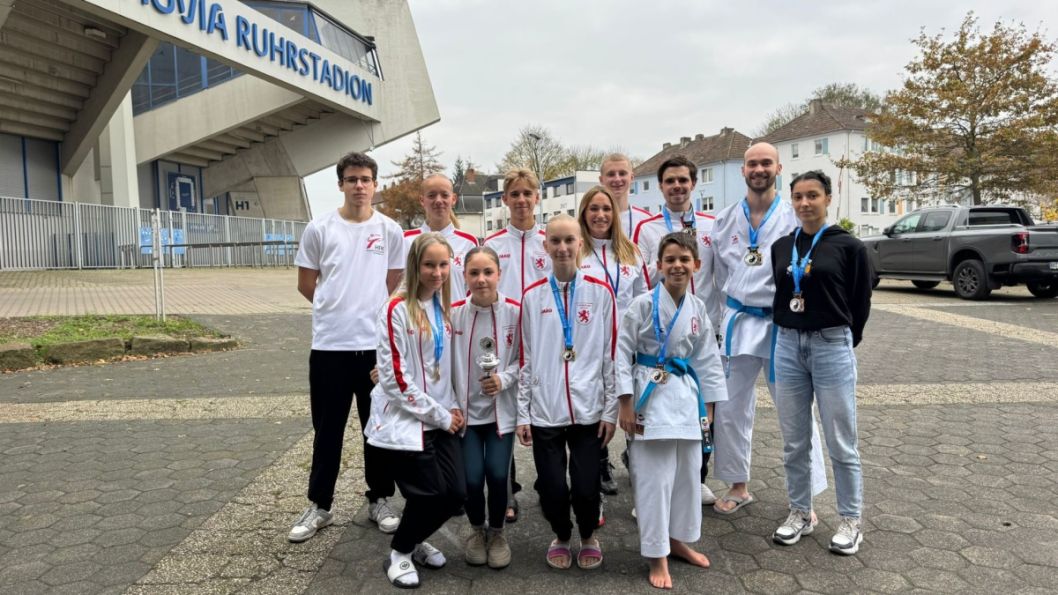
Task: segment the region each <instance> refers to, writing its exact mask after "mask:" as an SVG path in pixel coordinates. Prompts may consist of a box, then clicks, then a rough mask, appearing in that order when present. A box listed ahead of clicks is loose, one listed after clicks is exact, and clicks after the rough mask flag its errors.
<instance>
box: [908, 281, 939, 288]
mask: <svg viewBox="0 0 1058 595" xmlns="http://www.w3.org/2000/svg"><path fill="white" fill-rule="evenodd" d="M911 284H912V285H914V286H915V287H917V288H919V289H933V288H934V287H936V286H938V285H940V281H912V282H911Z"/></svg>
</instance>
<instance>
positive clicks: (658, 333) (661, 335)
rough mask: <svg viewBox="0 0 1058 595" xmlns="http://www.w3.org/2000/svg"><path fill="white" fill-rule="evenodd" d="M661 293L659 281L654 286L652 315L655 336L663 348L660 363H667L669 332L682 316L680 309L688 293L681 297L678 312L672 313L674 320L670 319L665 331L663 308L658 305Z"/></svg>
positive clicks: (659, 358) (660, 352) (660, 351)
mask: <svg viewBox="0 0 1058 595" xmlns="http://www.w3.org/2000/svg"><path fill="white" fill-rule="evenodd" d="M660 294H661V284H660V283H658V284H657V285H655V286H654V293H653V294H652V297H651V302H652V304H653V306H654V309H653V312H651V315H652V316H653V317H654V338H655V339H657V341H658V344H659V345H661V349H659V350H658V364H659V365H662V366H664V365H665V352H666V351H667V350H668V346H669V333H671V332H672V327H673V325H675V324H676V319H677V318H679V317H680V310H682V309H683V300H684V299H685V298H686V297H687V295H686V294H684V295H683V297H681V298H680V303H679V304H677V305H676V313H675V314H673V315H672V320H670V321H669V325H668V326H667V327H665V330H664V332H662V330H661V309H660V307H659V306H658V296H659V295H660Z"/></svg>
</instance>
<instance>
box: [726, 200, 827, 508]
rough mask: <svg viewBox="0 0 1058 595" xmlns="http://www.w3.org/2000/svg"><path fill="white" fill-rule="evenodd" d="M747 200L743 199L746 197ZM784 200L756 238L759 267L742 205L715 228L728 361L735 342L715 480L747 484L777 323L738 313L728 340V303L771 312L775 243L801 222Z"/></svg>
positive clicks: (815, 463) (816, 453)
mask: <svg viewBox="0 0 1058 595" xmlns="http://www.w3.org/2000/svg"><path fill="white" fill-rule="evenodd" d="M743 200H744V199H743ZM775 200H778V201H780V202H779V205H778V206H777V207H775V211H774V212H773V213H772V214H771V216H770V217H769V218H768V220H767V221H766V222H764V224H763V225H762V226H761V227H760V230H759V232H758V236H757V242H758V249H759V251H760V254H761V257H762V259H763V261H762V263H761V264H760V266H750V265H748V264H746V263H745V261H744V260H743V259H744V258H745V257H746V253H747V252H748V248H749V221H747V220H746V215H745V213H744V212H743V210H742V202H743V201H739V202H737V203H735V204H733V205H730V206H728V207H726V208H725V209H723V210H722V211H720V212H719V213H717V215H716V221H715V222H714V224H713V231H712V246H713V254H714V257H715V260H714V262H713V270H714V271H715V273H716V284H717V287H719V288H720V289H721V299H722V300H723V303H724V306H723V311H724V317H723V321H722V323H721V324H720V334H721V339H722V341H721V345H723V346H724V347H723V349H724V355H725V357H727V355H728V354H727V353H726V345H727V343H728V342H730V344H731V353H730V357H727V360H728V362H727V365H728V378H727V395H728V400H727V402H725V403H723V404H720V405H717V406H716V422H715V424H714V432H713V434H714V435H713V439H714V441H715V443H714V445H713V446H714V450H713V458H712V460H713V476H714V477H716V478H717V479H719V480H721V481H725V482H728V483H741V482H748V481H749V479H750V461H751V458H752V454H753V452H752V450H753V420H754V418H755V417H756V411H757V391H756V387H755V384H756V381H757V376H758V374H760V372H761V371H762V370H763V372H764V375H765V378H766V379H767V377H768V375H769V374H768V373H769V370H770V367H771V344H772V343H771V341H772V319H771V316H768V317H767V318H760V317H757V316H753V315H752V314H747V313H743V314H740V315H738V318H737V319H736V321H735V323H734V327H732V332H731V337H730V338H729V337H728V336H727V334H728V326H729V324H730V321H731V317H732V316H734V315H735V309H734V308H731V307H730V306H728V305H727V297H731V298H734V299H735V300H738V302H739V303H741V304H743V305H745V306H753V307H759V308H771V307H772V301H773V299H774V297H775V280H774V279H773V278H772V270H771V245H772V244H773V243H774V242H775V241H777V240H778V239H779V238H781V237H783V236H785V235H788V234H789V233H790V232H792V231H793V230H794V229H795V228H796V227H797V226H798V221H797V217H796V215H794V212H793V209H792V208H791V207H790V204H789V202H787V201H784V200H782V198H781V197H780V196H776V197H775ZM768 391H769V392H770V393H771V396H772V399H774V398H775V385H774V384H773V383H772V382H771V381H769V382H768ZM811 457H812V493H813V494H818V493H820V492H822V491H823V490H825V489H826V488H827V476H826V471H825V469H824V467H823V464H824V461H823V447H822V444H821V443H820V440H819V429H818V425H814V426H813V428H812V455H811Z"/></svg>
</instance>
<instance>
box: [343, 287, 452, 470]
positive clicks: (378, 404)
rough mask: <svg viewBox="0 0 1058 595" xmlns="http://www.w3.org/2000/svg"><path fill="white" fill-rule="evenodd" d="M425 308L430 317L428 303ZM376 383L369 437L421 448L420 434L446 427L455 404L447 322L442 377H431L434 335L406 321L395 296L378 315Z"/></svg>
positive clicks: (383, 444) (389, 445)
mask: <svg viewBox="0 0 1058 595" xmlns="http://www.w3.org/2000/svg"><path fill="white" fill-rule="evenodd" d="M420 304H421V305H422V308H423V312H424V313H426V315H427V316H430V317H431V318H432V317H433V305H432V303H431V302H426V303H422V302H420ZM378 336H379V341H378V351H377V352H376V353H377V357H378V384H376V385H375V389H374V390H372V391H371V417H370V418H369V419H368V420H367V425H366V426H365V428H364V434H365V435H366V436H367V441H368V443H370V444H373V445H374V446H377V447H379V448H386V449H389V450H418V451H421V450H422V449H423V432H425V431H427V430H437V429H440V430H447V429H448V427H449V426H450V425H452V414H451V410H452V409H456V408H457V407H458V406H459V405H458V403H457V402H456V398H455V393H454V392H453V391H452V328H451V326H450V325H449V324H448V323H445V338H444V350H443V352H442V353H441V359H440V361H439V362H438V363H439V365H440V372H441V378H440V380H436V381H435V380H434V379H433V374H432V371H433V366H434V343H433V338H432V336H430V335H428V334H426V333H422V332H420V331H419V328H418V325H416V324H412V323H411V322H410V321H409V319H408V310H407V308H406V306H405V303H404V298H393V299H391V300H389V302H388V303H387V304H386V305H385V306H383V308H382V310H381V311H380V312H379V317H378Z"/></svg>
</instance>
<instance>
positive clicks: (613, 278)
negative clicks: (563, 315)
mask: <svg viewBox="0 0 1058 595" xmlns="http://www.w3.org/2000/svg"><path fill="white" fill-rule="evenodd" d="M591 242H592V251H593V252H594V253H593V254H592V255H591V256H583V255H581V259H580V271H581V272H582V273H584V274H585V275H588V276H589V277H595V278H596V279H599V280H602V281H606V282H607V284H608V285H609V286H610V289H612V290H614V299H616V300H617V320H618V321H620V320H621V316H622V315H623V314H624V312H625V310H626V309H627V308H628V306H629V305H630V304H631V303H632V300H633V299H634V298H635V297H636V296H637V295H640V294H642V293H645V292H646V290H647V281H646V278H645V277H644V275H645V273H644V272H643V259H642V257H640V256H639V255H638V254H636V263H635V264H621V263H620V262H619V261H618V260H617V255H615V254H614V252H613V242H612V241H611V240H608V239H607V240H599V239H596V238H591ZM615 286H616V287H615Z"/></svg>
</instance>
